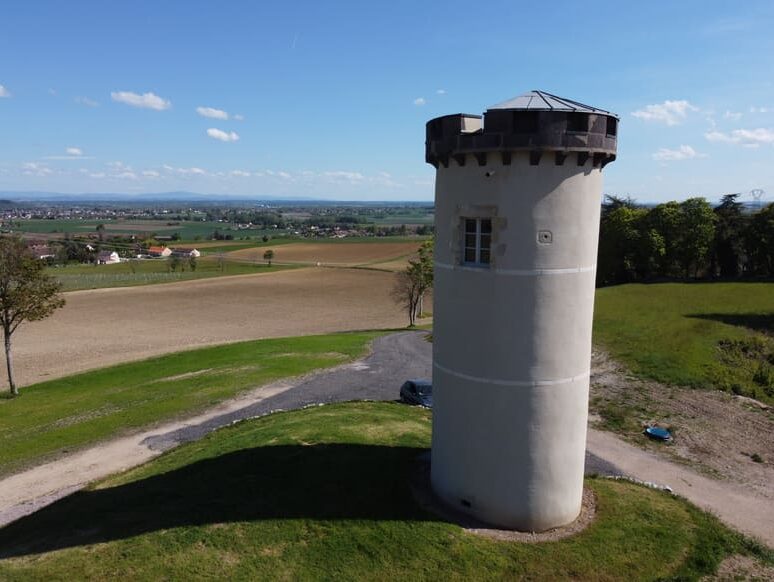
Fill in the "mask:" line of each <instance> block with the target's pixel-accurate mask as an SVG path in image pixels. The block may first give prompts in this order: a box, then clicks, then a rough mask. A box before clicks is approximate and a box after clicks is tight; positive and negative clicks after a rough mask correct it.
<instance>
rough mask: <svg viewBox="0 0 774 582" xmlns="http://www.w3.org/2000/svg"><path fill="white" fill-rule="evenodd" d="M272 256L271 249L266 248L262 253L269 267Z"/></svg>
mask: <svg viewBox="0 0 774 582" xmlns="http://www.w3.org/2000/svg"><path fill="white" fill-rule="evenodd" d="M273 258H274V251H273V250H271V249H267V250H266V251H265V252H264V253H263V260H264V261H266V262H267V263H269V266H270V267H271V261H272V259H273Z"/></svg>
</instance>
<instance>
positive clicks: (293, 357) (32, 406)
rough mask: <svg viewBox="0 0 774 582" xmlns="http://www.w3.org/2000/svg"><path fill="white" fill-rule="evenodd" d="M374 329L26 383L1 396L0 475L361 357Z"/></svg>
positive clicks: (186, 355)
mask: <svg viewBox="0 0 774 582" xmlns="http://www.w3.org/2000/svg"><path fill="white" fill-rule="evenodd" d="M377 335H378V332H373V333H341V334H331V335H322V336H306V337H297V338H286V339H269V340H258V341H249V342H240V343H234V344H229V345H225V346H217V347H212V348H203V349H198V350H191V351H185V352H178V353H175V354H171V355H167V356H162V357H159V358H153V359H149V360H144V361H141V362H134V363H129V364H122V365H119V366H113V367H109V368H103V369H99V370H95V371H92V372H87V373H84V374H77V375H74V376H68V377H66V378H61V379H58V380H51V381H49V382H42V383H40V384H33V385H31V386H27V387H25V388H23V389H22V394H21V396H20V397H18V398H14V399H9V398H0V474H8V473H10V472H12V471H14V470H16V469H19V468H21V467H23V466H26V465H31V464H33V463H39V462H41V461H43V460H44V459H46V458H48V457H51V456H52V455H55V454H56V453H59V452H63V451H65V450H72V449H73V448H77V447H82V446H85V445H88V444H92V443H94V442H96V441H99V440H102V439H106V438H110V437H113V436H116V435H118V434H121V433H122V432H126V431H131V430H133V429H138V428H140V427H144V426H147V425H149V424H152V423H154V422H158V421H161V420H165V419H170V418H173V417H176V416H180V415H181V414H183V413H190V412H193V411H196V410H201V409H204V408H207V407H210V406H212V405H213V404H215V403H217V402H219V401H222V400H224V399H226V398H229V397H231V396H234V395H236V394H238V393H239V392H242V391H244V390H248V389H250V388H255V387H257V386H260V385H262V384H265V383H268V382H271V381H274V380H276V379H278V378H285V377H290V376H297V375H300V374H305V373H308V372H311V371H313V370H315V369H319V368H326V367H330V366H335V365H338V364H341V363H342V362H345V361H347V360H350V359H353V358H356V357H358V356H360V355H362V354H363V353H364V352H365V351H366V349H367V346H368V344H369V342H370V341H371V340H372V339H373V338H374V337H376V336H377Z"/></svg>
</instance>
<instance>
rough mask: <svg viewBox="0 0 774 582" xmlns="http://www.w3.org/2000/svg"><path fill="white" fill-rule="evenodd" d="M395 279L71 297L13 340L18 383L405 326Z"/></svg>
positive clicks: (325, 276) (226, 282)
mask: <svg viewBox="0 0 774 582" xmlns="http://www.w3.org/2000/svg"><path fill="white" fill-rule="evenodd" d="M336 246H338V245H336ZM372 246H381V245H372ZM392 280H393V275H392V274H391V273H385V272H379V271H372V270H352V269H326V268H308V269H296V270H290V271H283V272H279V273H271V274H266V275H262V274H261V275H242V276H235V277H220V278H217V279H204V280H197V281H186V282H182V283H172V284H168V285H150V286H144V287H123V288H110V289H95V290H88V291H74V292H71V293H67V294H65V295H66V299H67V305H66V306H65V307H64V308H63V309H60V310H59V311H57V312H55V313H54V315H52V316H51V317H50V318H48V319H45V320H43V321H39V322H34V323H29V324H27V325H24V326H22V327H20V328H19V330H18V331H17V332H16V334H15V335H14V340H15V341H14V360H15V363H16V371H17V381H18V382H19V384H20V385H26V384H31V383H34V382H39V381H42V380H47V379H51V378H56V377H61V376H65V375H68V374H73V373H75V372H79V371H82V370H88V369H92V368H99V367H103V366H108V365H111V364H116V363H119V362H126V361H131V360H137V359H141V358H147V357H151V356H156V355H160V354H164V353H170V352H175V351H179V350H183V349H187V348H194V347H199V346H205V345H212V344H219V343H226V342H232V341H239V340H248V339H259V338H271V337H285V336H300V335H309V334H320V333H328V332H334V331H347V330H362V329H385V328H396V327H403V326H405V325H406V323H407V321H406V316H405V315H404V313H403V312H402V310H401V309H400V308H399V307H398V306H396V305H395V303H394V302H393V301H392V299H391V298H390V296H389V291H390V288H391V287H392ZM4 384H5V382H3V385H4Z"/></svg>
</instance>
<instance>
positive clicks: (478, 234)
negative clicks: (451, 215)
mask: <svg viewBox="0 0 774 582" xmlns="http://www.w3.org/2000/svg"><path fill="white" fill-rule="evenodd" d="M469 220H472V221H475V223H476V231H475V232H473V231H469V230H468V221H469ZM484 222H488V223H489V232H482V230H483V229H482V225H483V223H484ZM468 235H474V236H475V246H474V247H473V246H469V245H468V244H467V242H468ZM483 237H487V238H488V239H489V241H488V244H486V245H484V244H482V238H483ZM468 250H473V251H474V252H475V260H474V261H468V260H467V254H468V253H467V252H468ZM481 251H485V252H486V260H485V261H482V260H481ZM462 264H463V265H464V266H466V267H479V268H485V269H488V268H490V267H491V265H492V219H491V218H487V217H473V216H464V217H462Z"/></svg>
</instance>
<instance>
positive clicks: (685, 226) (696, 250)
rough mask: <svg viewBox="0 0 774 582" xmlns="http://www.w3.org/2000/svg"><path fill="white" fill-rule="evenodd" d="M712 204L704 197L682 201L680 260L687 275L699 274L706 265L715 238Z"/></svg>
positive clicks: (678, 254) (714, 217)
mask: <svg viewBox="0 0 774 582" xmlns="http://www.w3.org/2000/svg"><path fill="white" fill-rule="evenodd" d="M716 220H717V218H716V216H715V213H714V212H713V211H712V206H710V203H709V202H707V201H706V200H705V199H704V198H689V199H688V200H685V201H683V202H681V203H680V243H679V248H678V251H677V256H678V261H679V262H680V266H681V267H682V270H683V273H684V274H685V277H686V278H687V277H690V276H691V274H693V276H694V277H698V276H699V271H700V270H701V268H702V267H705V266H706V263H707V258H708V257H709V253H710V250H711V248H712V241H713V240H714V239H715V221H716Z"/></svg>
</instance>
